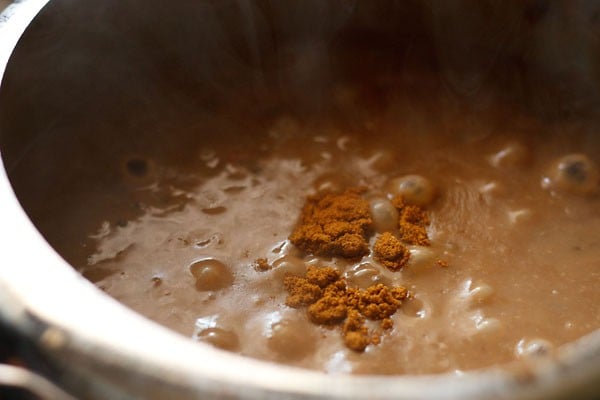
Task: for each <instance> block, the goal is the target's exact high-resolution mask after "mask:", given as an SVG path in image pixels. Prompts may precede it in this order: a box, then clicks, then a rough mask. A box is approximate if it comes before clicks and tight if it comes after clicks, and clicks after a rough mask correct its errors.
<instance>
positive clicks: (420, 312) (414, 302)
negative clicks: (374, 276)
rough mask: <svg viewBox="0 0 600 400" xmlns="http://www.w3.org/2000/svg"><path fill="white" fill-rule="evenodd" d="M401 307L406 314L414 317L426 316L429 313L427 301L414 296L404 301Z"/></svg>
mask: <svg viewBox="0 0 600 400" xmlns="http://www.w3.org/2000/svg"><path fill="white" fill-rule="evenodd" d="M400 309H401V310H402V313H404V315H406V316H409V317H412V318H426V317H427V316H428V315H429V312H428V311H427V307H426V306H425V303H424V302H423V301H422V300H420V299H418V298H414V297H413V298H411V299H409V300H407V301H405V302H403V303H402V307H400Z"/></svg>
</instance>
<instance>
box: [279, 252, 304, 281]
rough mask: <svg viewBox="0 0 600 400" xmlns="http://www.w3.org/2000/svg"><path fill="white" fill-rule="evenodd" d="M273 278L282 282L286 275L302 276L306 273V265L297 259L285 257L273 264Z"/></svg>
mask: <svg viewBox="0 0 600 400" xmlns="http://www.w3.org/2000/svg"><path fill="white" fill-rule="evenodd" d="M272 271H273V277H274V278H275V279H277V280H281V281H283V278H285V276H286V275H296V276H303V275H304V274H305V273H306V264H305V263H304V261H302V260H301V259H299V258H298V257H294V256H290V255H285V256H283V257H281V258H278V259H277V260H275V261H274V262H273V269H272Z"/></svg>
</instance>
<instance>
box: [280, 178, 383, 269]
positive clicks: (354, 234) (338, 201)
mask: <svg viewBox="0 0 600 400" xmlns="http://www.w3.org/2000/svg"><path fill="white" fill-rule="evenodd" d="M360 193H361V190H360V189H350V190H347V191H346V192H344V193H342V194H333V193H328V194H326V195H321V196H311V197H309V198H308V199H307V201H306V203H305V205H304V208H303V209H302V215H301V219H300V223H299V224H298V226H297V227H296V229H295V230H294V232H292V234H291V236H290V241H291V242H292V243H293V244H294V245H295V246H296V247H298V248H299V249H300V250H302V251H304V252H305V253H311V254H315V255H318V256H326V257H327V256H340V257H346V258H357V257H361V256H364V255H366V254H368V253H369V243H368V242H367V239H368V237H369V235H370V234H371V231H372V225H373V220H372V219H371V214H370V212H369V203H368V201H366V200H365V199H363V198H362V197H361V196H360Z"/></svg>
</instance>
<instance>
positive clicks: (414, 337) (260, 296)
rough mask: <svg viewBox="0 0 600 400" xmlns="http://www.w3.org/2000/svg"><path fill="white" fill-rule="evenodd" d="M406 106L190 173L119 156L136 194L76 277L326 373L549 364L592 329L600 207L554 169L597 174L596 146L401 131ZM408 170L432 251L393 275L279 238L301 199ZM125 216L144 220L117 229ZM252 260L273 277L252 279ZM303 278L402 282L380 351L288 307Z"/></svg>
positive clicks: (236, 152)
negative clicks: (570, 158)
mask: <svg viewBox="0 0 600 400" xmlns="http://www.w3.org/2000/svg"><path fill="white" fill-rule="evenodd" d="M344 107H347V105H344ZM409 110H410V106H409V105H408V104H403V103H398V104H397V108H395V109H393V112H389V113H372V112H371V113H365V115H362V116H357V118H358V119H359V121H360V123H359V124H358V123H353V124H351V126H353V127H349V125H348V124H343V123H339V122H336V120H335V119H333V118H332V119H326V118H315V119H313V120H311V119H307V120H303V121H302V122H300V121H299V120H297V119H295V118H293V117H290V116H278V117H275V118H271V119H269V120H268V121H267V122H266V123H265V124H264V125H263V127H262V128H258V129H256V132H253V135H254V136H253V137H254V138H255V140H252V141H251V142H250V143H246V144H244V145H237V144H235V143H233V142H232V141H229V140H223V141H222V142H220V141H219V140H214V139H213V140H211V142H210V143H209V144H206V143H204V144H203V143H201V144H200V145H199V147H198V151H197V156H196V157H195V158H194V159H193V160H186V164H185V165H175V164H173V165H159V164H158V163H155V162H153V161H152V160H147V159H145V158H144V157H138V158H136V159H134V160H132V159H128V160H123V163H122V164H123V168H122V176H121V178H120V179H122V180H123V182H125V184H127V185H131V187H134V188H136V189H135V191H133V192H131V193H133V194H129V196H130V199H129V200H130V201H129V202H123V204H126V206H124V207H122V208H121V209H119V208H115V209H113V210H111V212H110V213H109V214H104V215H103V216H102V217H103V218H105V222H104V223H103V224H102V226H101V227H100V229H97V230H96V232H94V234H93V235H92V238H93V241H92V242H93V243H94V247H92V249H89V248H88V249H86V251H87V255H88V257H87V260H86V262H85V263H84V264H85V265H81V266H80V270H81V272H82V273H83V274H84V275H85V276H87V277H88V278H89V279H91V280H93V281H94V282H95V283H96V284H97V285H98V286H99V287H100V288H102V290H104V291H106V292H107V293H109V294H110V295H111V296H113V297H115V298H116V299H118V300H119V301H121V302H123V303H124V304H126V305H128V306H129V307H131V308H133V309H134V310H136V311H138V312H140V313H142V314H143V315H146V316H148V317H149V318H151V319H153V320H155V321H157V322H159V323H161V324H164V325H166V326H168V327H170V328H172V329H174V330H176V331H178V332H180V333H182V334H183V335H186V336H190V337H193V338H194V339H195V340H198V341H202V342H206V343H209V344H211V345H214V346H217V347H220V348H223V349H227V350H231V351H236V352H239V353H240V354H243V355H246V356H250V357H256V358H260V359H265V360H271V361H275V362H281V363H286V364H290V365H296V366H300V367H305V368H311V369H318V370H324V371H327V372H331V373H360V374H424V373H438V372H448V371H462V370H469V369H474V368H480V367H486V366H490V365H493V364H497V363H505V362H509V361H512V360H515V359H527V358H529V357H537V356H544V355H548V354H551V353H552V352H553V351H554V350H555V349H556V348H557V347H558V346H560V345H562V344H564V343H568V342H570V341H573V340H575V339H577V338H579V337H581V336H582V335H585V334H587V333H589V332H591V331H593V330H595V329H597V328H598V327H600V312H599V311H600V310H599V309H598V304H600V293H599V292H598V290H597V287H598V286H597V285H598V283H600V264H599V263H600V250H599V249H600V246H599V240H600V238H599V237H598V235H597V232H598V231H600V202H599V201H598V197H597V195H594V194H589V193H587V194H581V193H580V192H579V191H577V190H575V191H573V190H562V189H564V188H563V187H561V185H560V182H558V183H557V179H559V178H560V177H559V178H557V175H556V174H557V172H556V171H559V169H557V167H556V166H555V165H556V163H557V160H560V159H561V157H564V156H565V155H568V154H573V153H575V154H576V153H585V154H587V155H588V161H589V160H591V161H590V162H593V160H598V155H599V154H600V152H599V150H600V144H599V143H600V142H599V141H598V140H597V139H596V136H594V135H590V134H588V133H585V132H578V131H577V130H576V129H573V128H572V127H569V126H564V127H561V128H560V129H557V128H556V127H555V128H553V131H552V132H548V131H547V127H545V126H543V125H542V124H540V123H538V122H536V121H533V120H525V119H523V120H519V121H517V122H516V123H514V124H513V125H512V126H510V127H506V129H504V130H502V131H500V132H498V131H497V130H496V131H494V132H492V131H490V130H489V129H488V128H486V126H485V124H482V125H476V126H472V125H469V120H468V118H464V116H461V115H459V114H456V113H448V115H443V114H441V115H438V116H436V118H434V119H431V120H429V121H426V120H425V119H423V120H417V121H410V118H407V117H406V116H407V115H408V112H409ZM490 118H491V117H490ZM491 123H492V122H490V124H491ZM559 163H560V162H559ZM573 168H574V169H576V170H577V171H575V172H578V171H579V172H580V170H581V169H582V167H581V165H579V166H575V167H572V169H573ZM411 174H419V175H421V176H424V177H426V178H427V179H428V180H429V181H430V182H431V183H432V185H433V186H434V187H435V189H436V191H437V193H438V195H437V198H436V199H435V201H434V202H433V203H432V204H431V205H430V206H428V207H427V210H428V213H429V216H430V218H431V224H430V225H429V226H428V235H429V238H430V239H431V246H430V247H428V248H418V247H417V248H413V250H412V256H411V260H412V261H411V263H410V264H409V265H408V266H406V267H404V268H403V269H402V270H400V271H398V272H392V271H390V270H387V269H386V268H384V267H383V266H382V265H381V264H379V263H378V262H377V261H375V260H374V259H373V257H372V255H371V254H369V255H367V256H365V257H363V258H362V259H360V260H353V261H349V260H345V259H340V258H323V257H315V256H312V255H310V254H302V253H301V252H300V251H299V250H298V249H297V248H295V247H294V246H293V245H292V244H291V243H290V242H289V240H288V239H287V238H288V236H289V235H290V233H291V232H292V230H293V229H294V227H295V226H296V223H297V220H298V216H299V214H300V211H301V209H302V205H303V203H304V201H305V199H306V196H307V195H310V194H315V193H318V192H319V191H328V190H333V191H336V190H343V189H344V188H347V187H355V186H365V187H367V188H368V190H369V193H375V194H378V195H379V196H383V197H385V195H386V194H389V193H390V189H389V188H390V185H392V186H393V185H394V182H396V183H395V185H396V186H398V179H399V178H401V177H404V176H406V175H411ZM573 175H574V176H576V177H577V176H579V175H581V174H578V173H575V174H573ZM588 175H589V174H588ZM588 175H585V174H584V176H583V178H582V179H585V178H586V177H588ZM580 178H581V177H580ZM576 180H577V179H576ZM580 180H581V179H580ZM585 184H586V185H589V184H588V183H585ZM584 186H585V185H584ZM586 187H587V186H586ZM561 188H562V189H561ZM566 188H567V189H569V188H570V187H569V186H568V185H567V186H566ZM132 203H133V204H135V205H134V206H132V205H131V204H132ZM131 207H134V208H136V207H137V211H136V213H137V216H136V217H135V218H126V217H124V216H126V215H127V214H128V213H130V211H128V210H130V208H131ZM374 207H375V208H377V207H379V206H374ZM375 208H373V209H375ZM380 208H381V207H380ZM88 212H89V213H92V212H93V210H90V211H88ZM104 212H105V213H106V211H104ZM372 212H374V211H372ZM374 213H375V212H374ZM382 215H383V216H384V217H383V219H384V221H385V215H387V214H386V213H385V211H384V212H383V214H382ZM95 218H96V220H97V219H98V216H97V215H96V216H95ZM384 224H385V222H384ZM377 235H378V234H377ZM86 251H84V252H83V253H86ZM83 253H82V254H83ZM73 257H76V256H75V255H74V256H73ZM258 258H266V259H267V262H268V264H269V265H270V266H272V268H270V269H269V268H265V269H266V270H261V269H260V268H256V266H255V260H256V259H258ZM437 259H443V260H444V261H446V262H447V263H448V267H447V268H441V267H439V266H436V264H435V262H434V261H435V260H437ZM307 265H320V266H325V265H327V266H333V267H335V268H337V269H338V270H339V271H340V272H341V273H343V274H344V276H345V277H346V278H347V280H348V282H349V283H350V284H352V285H357V286H361V285H363V286H364V285H367V284H371V283H373V282H375V283H377V282H383V283H386V284H393V285H402V286H404V287H406V288H407V289H408V290H409V291H410V292H411V293H412V294H413V296H414V297H413V298H412V299H411V300H408V301H406V302H405V303H404V304H403V305H402V307H401V308H400V310H398V312H396V313H395V314H394V315H393V316H392V317H391V318H392V320H393V322H394V328H393V330H392V331H391V332H390V333H387V334H385V335H383V336H382V341H381V343H380V344H378V345H369V346H368V347H367V348H366V350H365V351H364V352H363V353H361V352H355V351H352V350H350V349H348V348H347V347H346V346H344V343H343V340H342V338H341V336H340V334H339V332H338V331H336V330H335V329H329V328H326V327H322V326H318V325H315V324H312V323H311V322H310V321H309V320H308V318H307V316H306V313H305V310H302V309H293V308H290V307H288V306H286V305H285V299H286V295H287V293H286V291H285V289H284V287H283V278H284V276H285V275H286V273H293V274H302V272H303V271H305V269H306V266H307Z"/></svg>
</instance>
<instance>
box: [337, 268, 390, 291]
mask: <svg viewBox="0 0 600 400" xmlns="http://www.w3.org/2000/svg"><path fill="white" fill-rule="evenodd" d="M344 277H345V278H346V281H347V282H348V284H349V285H350V286H352V287H357V288H359V289H366V288H368V287H370V286H373V285H376V284H378V283H382V284H384V285H387V286H391V284H392V281H391V280H390V279H389V278H388V277H386V276H384V275H382V274H381V272H380V270H379V269H377V268H376V267H375V266H373V265H372V264H371V263H362V264H359V265H357V266H355V267H354V268H352V269H351V270H350V271H347V272H346V273H345V274H344Z"/></svg>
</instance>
